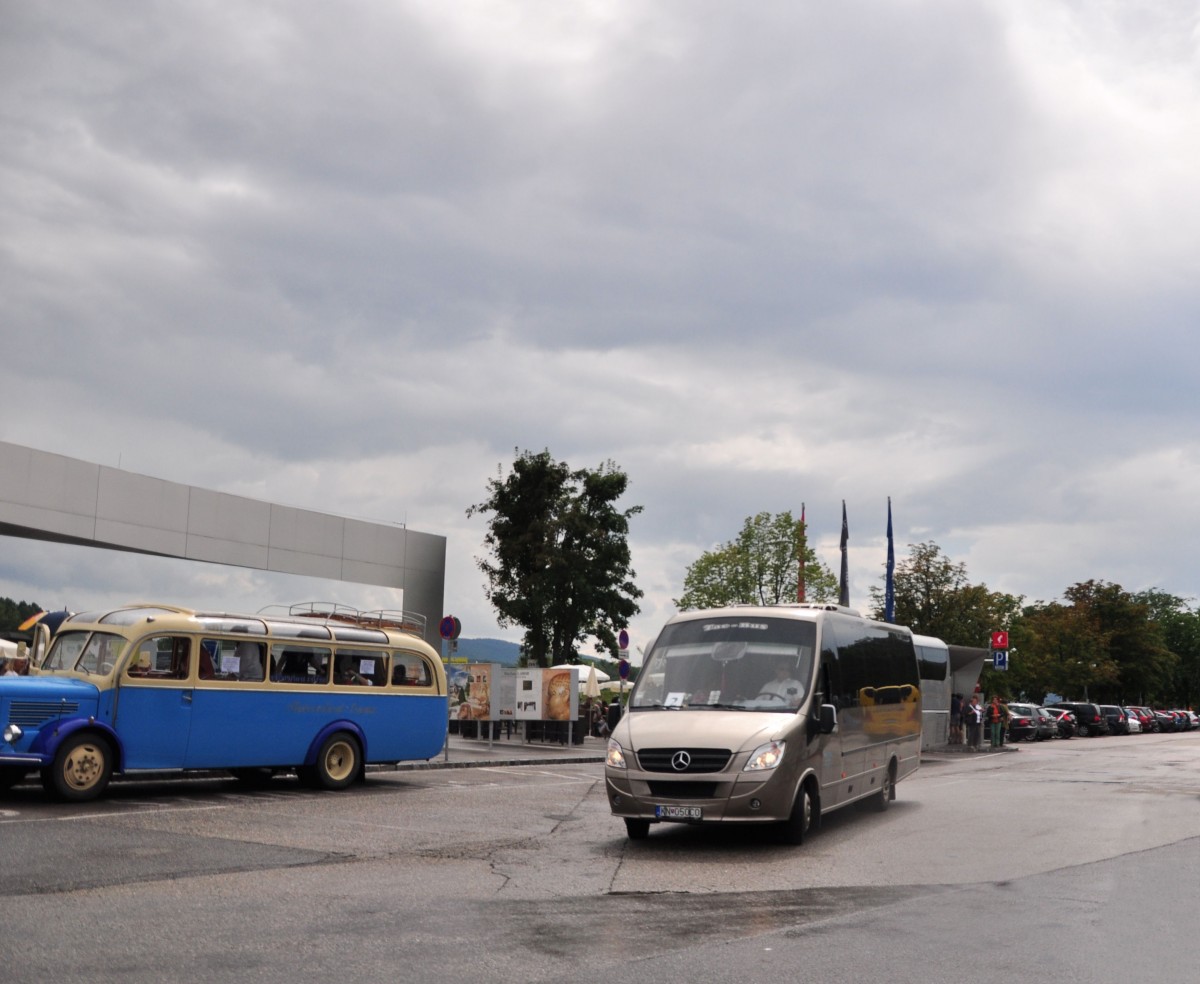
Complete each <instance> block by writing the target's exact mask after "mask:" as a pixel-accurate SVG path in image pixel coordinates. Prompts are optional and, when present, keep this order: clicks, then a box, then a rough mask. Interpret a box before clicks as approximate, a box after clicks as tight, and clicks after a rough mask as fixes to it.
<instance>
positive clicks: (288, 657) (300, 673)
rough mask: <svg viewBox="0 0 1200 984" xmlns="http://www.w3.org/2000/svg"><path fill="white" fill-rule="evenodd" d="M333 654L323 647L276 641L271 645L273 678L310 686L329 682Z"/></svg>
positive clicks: (280, 681)
mask: <svg viewBox="0 0 1200 984" xmlns="http://www.w3.org/2000/svg"><path fill="white" fill-rule="evenodd" d="M331 655H332V654H331V651H330V650H329V649H326V648H323V647H322V648H317V647H314V646H304V647H301V646H296V645H293V644H291V643H276V644H275V645H273V646H272V647H271V679H272V680H275V681H276V682H278V683H300V684H307V685H308V686H320V685H323V684H327V683H329V661H330V656H331Z"/></svg>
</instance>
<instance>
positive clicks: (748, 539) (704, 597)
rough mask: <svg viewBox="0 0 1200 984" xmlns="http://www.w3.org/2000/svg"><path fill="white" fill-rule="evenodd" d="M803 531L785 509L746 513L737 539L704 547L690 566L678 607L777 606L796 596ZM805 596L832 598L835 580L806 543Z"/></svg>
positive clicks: (816, 598) (799, 524)
mask: <svg viewBox="0 0 1200 984" xmlns="http://www.w3.org/2000/svg"><path fill="white" fill-rule="evenodd" d="M804 532H805V531H804V530H803V529H802V524H801V522H800V520H797V519H793V518H792V514H791V513H790V512H788V511H786V510H785V511H784V512H781V513H779V514H778V515H774V516H773V515H771V513H768V512H760V513H759V514H758V515H756V516H750V517H747V519H746V522H745V523H744V524H743V526H742V531H741V533H739V534H738V537H737V539H736V540H731V541H730V542H729V543H726V544H724V545H723V546H720V547H718V548H717V549H715V550H709V551H706V552H705V553H703V554H701V555H700V557H699V558H698V559H697V560H696V561H695V562H694V563H692V564H691V565H689V567H688V569H687V571H686V573H685V574H684V576H683V596H682V597H681V598H677V599H673V601H674V604H675V607H677V608H680V609H685V610H686V609H694V608H716V607H718V606H721V605H778V604H780V603H782V602H789V601H795V600H796V593H797V587H798V584H799V579H800V543H801V540H802V539H803V534H804ZM804 582H805V597H806V598H807V599H808V600H810V601H831V600H832V601H836V600H837V579H836V578H835V577H834V575H833V572H832V571H830V570H829V568H827V567H826V566H825V565H824V564H822V563H821V562H820V561H819V560H818V559H817V555H816V554H815V553H814V552H813V551H812V549H811V548H809V547H808V546H807V545H806V546H805V547H804Z"/></svg>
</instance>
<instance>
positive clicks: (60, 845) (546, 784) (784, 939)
mask: <svg viewBox="0 0 1200 984" xmlns="http://www.w3.org/2000/svg"><path fill="white" fill-rule="evenodd" d="M483 744H484V745H486V743H483ZM497 744H498V743H497ZM518 745H519V743H518ZM518 750H519V749H518V748H517V747H516V746H510V747H500V748H498V749H493V751H491V752H485V751H483V750H482V749H480V748H476V749H475V750H474V754H475V755H476V756H480V757H481V756H483V755H486V754H490V755H492V756H493V757H492V758H491V759H490V760H483V762H482V763H480V762H476V763H473V764H471V765H470V766H469V767H468V763H467V762H466V761H464V758H465V756H466V755H467V754H468V752H469V751H470V750H467V749H464V750H461V752H460V754H459V757H458V759H457V761H458V762H460V764H459V765H455V766H452V767H449V768H446V767H437V768H423V769H413V770H403V771H397V772H376V773H372V775H371V776H370V778H369V781H368V782H367V783H366V784H365V785H363V786H359V787H355V788H353V789H352V790H350V791H348V792H345V793H340V794H322V793H315V792H311V791H308V790H304V789H302V788H301V787H300V786H299V785H298V784H297V783H295V782H293V781H291V780H286V779H281V780H277V781H276V782H275V783H274V784H272V786H270V787H269V788H268V789H266V790H263V791H259V792H253V791H251V792H247V791H245V790H244V789H242V788H241V787H239V786H238V785H237V784H236V783H233V782H232V781H230V780H225V779H203V780H182V781H181V780H174V781H169V782H154V783H119V784H115V785H114V787H113V789H112V791H111V793H110V795H109V796H108V797H106V798H105V799H104V800H101V801H99V802H96V803H92V804H85V805H81V806H66V805H63V804H57V803H50V802H48V801H47V800H46V799H45V798H44V797H43V796H42V794H41V792H40V790H39V789H38V788H37V787H36V786H25V787H21V788H19V789H18V790H17V791H16V792H15V794H14V795H13V796H11V797H10V798H9V799H7V800H6V801H5V802H4V804H3V808H4V815H3V817H0V839H2V842H3V843H4V845H5V855H6V863H5V865H4V866H3V868H2V869H0V898H2V899H3V901H4V903H5V911H6V913H7V915H6V918H5V921H4V936H3V940H4V947H5V950H6V956H7V957H9V960H8V961H7V966H8V967H9V968H10V969H12V968H16V972H15V974H10V979H12V980H19V981H25V980H27V981H45V980H49V979H54V980H58V981H75V980H79V981H83V980H89V981H97V980H118V979H120V980H122V981H124V982H126V984H136V982H141V981H146V982H149V981H156V982H157V981H161V980H162V979H164V976H163V975H164V974H167V976H169V977H172V978H173V979H179V980H247V979H250V980H270V981H274V980H279V981H283V980H301V981H306V980H329V979H331V978H333V977H336V978H337V979H338V980H344V981H369V980H379V979H383V978H385V977H386V978H387V979H392V980H414V981H418V980H419V981H442V980H445V981H450V980H456V981H461V980H462V979H464V978H467V977H478V976H483V977H494V978H497V979H505V980H510V979H520V980H568V981H573V980H585V979H586V980H592V979H593V978H594V977H595V975H596V974H597V973H599V974H600V975H601V976H603V978H604V979H605V980H606V981H622V980H644V979H646V977H647V976H662V975H664V974H676V975H687V976H688V979H691V980H718V979H722V980H723V979H730V978H726V977H716V976H706V975H708V974H709V973H710V971H714V969H715V968H717V967H718V966H721V965H722V962H723V961H724V960H726V959H728V958H730V957H731V955H732V954H734V953H740V954H741V956H742V957H743V958H744V960H745V964H744V971H745V973H744V974H743V977H742V979H746V980H754V979H755V977H754V974H756V973H760V972H761V973H762V974H763V975H764V976H762V977H761V978H760V979H763V980H766V979H769V978H772V975H774V974H777V973H778V972H779V961H780V960H781V959H783V956H784V955H785V954H786V955H787V960H788V963H787V966H788V967H790V968H792V969H793V970H794V969H795V968H797V967H801V966H803V967H811V968H814V969H819V968H820V967H821V966H823V964H824V963H825V962H826V961H827V960H829V959H830V951H829V950H828V947H827V942H828V940H829V939H841V938H842V937H843V936H845V937H846V938H853V937H854V935H855V934H859V935H861V934H862V933H863V932H867V933H868V935H869V936H871V934H875V933H877V932H878V933H882V934H884V935H883V936H881V937H880V939H881V940H882V939H887V941H888V943H887V946H888V949H889V952H892V953H897V954H901V955H903V954H904V953H907V952H909V951H910V950H911V952H912V953H913V954H914V958H915V954H917V953H919V952H924V953H925V954H926V957H925V958H924V959H930V957H929V955H930V954H933V958H932V959H933V964H932V965H931V966H933V967H935V968H936V965H937V963H938V960H939V959H940V958H941V955H942V954H943V953H944V951H945V950H946V948H947V947H953V946H956V945H958V944H954V943H953V942H952V939H951V934H952V933H959V934H964V935H962V937H961V938H962V939H972V938H973V939H979V938H980V935H981V934H982V935H983V937H984V938H986V937H987V936H988V935H989V934H995V933H997V932H999V931H1000V930H1001V929H1002V928H1003V927H1007V928H1008V929H1009V930H1011V931H1012V932H1014V933H1015V932H1017V931H1018V929H1019V930H1020V931H1021V932H1022V933H1023V934H1024V936H1023V937H1022V940H1023V942H1022V947H1023V948H1024V949H1023V951H1022V952H1023V953H1026V952H1033V951H1036V950H1037V949H1038V947H1045V948H1046V950H1047V952H1050V951H1051V950H1052V951H1053V952H1054V953H1055V954H1057V956H1058V958H1059V959H1068V960H1075V959H1081V958H1079V957H1077V956H1070V955H1064V953H1063V948H1062V938H1063V937H1062V934H1063V933H1066V932H1078V933H1086V934H1087V936H1088V938H1089V939H1091V938H1093V937H1095V936H1096V927H1097V926H1098V925H1101V924H1103V923H1105V921H1106V920H1107V918H1108V917H1109V916H1110V915H1111V916H1113V917H1116V916H1120V917H1121V918H1123V919H1125V920H1126V922H1127V923H1129V924H1130V925H1131V926H1132V925H1137V926H1140V928H1141V933H1140V936H1139V937H1138V939H1140V940H1142V941H1143V943H1142V944H1139V945H1144V943H1145V942H1146V941H1149V940H1152V939H1154V938H1156V936H1158V935H1162V936H1163V941H1162V945H1163V946H1168V949H1167V950H1166V951H1161V947H1160V951H1159V952H1157V953H1156V958H1155V959H1156V960H1157V961H1158V962H1159V965H1162V964H1163V961H1164V960H1165V961H1166V966H1167V967H1168V968H1169V967H1170V966H1171V965H1172V962H1173V961H1175V960H1177V959H1178V960H1183V959H1185V958H1186V959H1190V960H1193V962H1194V961H1195V960H1197V959H1200V952H1197V951H1196V946H1197V944H1194V943H1193V942H1192V941H1191V938H1190V936H1191V934H1190V933H1186V932H1174V930H1172V933H1171V934H1170V938H1171V939H1172V940H1174V942H1171V943H1169V945H1168V943H1167V942H1166V938H1167V930H1168V929H1172V927H1177V928H1179V929H1183V928H1184V923H1185V922H1186V921H1187V920H1189V919H1190V918H1191V912H1192V909H1193V908H1194V906H1193V903H1192V901H1191V900H1192V899H1193V898H1194V888H1193V885H1192V881H1193V876H1192V875H1191V874H1190V872H1191V870H1192V868H1191V866H1192V865H1193V864H1194V862H1195V861H1196V860H1197V859H1198V856H1197V855H1198V851H1197V845H1198V844H1200V840H1198V838H1200V810H1197V802H1198V801H1200V734H1198V733H1183V734H1166V735H1144V736H1130V737H1128V738H1123V737H1122V738H1103V739H1088V740H1074V741H1065V742H1042V743H1039V744H1025V745H1021V746H1020V747H1019V748H1016V749H1015V750H1013V751H1010V752H1008V753H1005V754H1001V755H978V756H967V755H949V754H947V755H931V756H927V757H926V759H925V761H924V763H923V767H922V769H921V770H920V771H919V772H918V773H917V775H916V776H915V777H913V778H912V779H910V780H907V781H906V782H904V783H902V784H901V785H900V787H899V796H898V799H897V801H896V802H895V803H894V804H893V809H892V810H890V811H889V812H888V813H886V814H882V815H878V814H873V813H869V812H865V811H861V810H858V809H850V810H847V811H844V812H842V813H837V814H833V815H831V816H830V817H829V818H827V820H826V822H825V823H824V825H823V828H822V829H821V831H820V832H819V833H818V834H817V836H816V837H814V838H813V839H812V840H811V841H810V842H808V843H806V844H805V845H804V846H802V847H797V848H791V847H782V846H780V845H778V844H776V843H773V842H772V841H771V840H770V839H769V838H765V837H764V836H763V833H762V831H761V830H759V829H757V828H739V829H727V830H726V829H717V830H714V829H710V828H696V827H687V826H675V825H671V826H664V827H662V828H658V829H655V830H654V831H653V832H652V833H651V835H650V837H649V838H648V839H647V840H645V841H642V842H638V843H632V842H630V841H628V840H626V838H625V836H624V828H623V825H622V824H621V823H620V821H617V820H614V819H613V818H612V817H611V816H609V814H608V809H607V805H606V802H605V798H604V795H603V782H602V765H601V764H600V762H599V761H596V760H594V759H593V760H591V761H587V760H583V761H580V760H578V759H580V758H584V759H586V758H587V757H588V756H590V755H591V754H592V752H591V750H590V747H589V748H585V752H584V754H583V755H582V756H581V755H579V754H577V753H575V752H573V751H572V752H570V753H569V755H564V754H563V753H562V752H557V753H556V752H554V751H551V750H545V754H544V755H542V756H540V757H539V760H538V761H536V762H535V763H532V764H512V763H513V762H514V756H515V754H516V751H518ZM526 754H528V753H526ZM555 754H558V755H559V756H560V758H559V759H558V760H555V759H554V758H553V757H552V756H554V755H555ZM501 756H503V757H501ZM568 757H569V758H570V759H571V760H570V761H568V760H567V758H568ZM450 760H451V762H455V761H456V758H455V750H454V749H451V755H450ZM435 764H436V763H435ZM868 914H869V915H870V919H869V921H868V922H867V923H864V920H866V919H867V917H868ZM817 926H821V927H822V929H821V933H822V934H831V935H830V936H828V937H826V936H821V937H814V936H812V935H811V932H812V930H813V929H815V927H817ZM864 926H865V927H866V928H864ZM1052 927H1055V928H1056V929H1055V933H1057V935H1055V933H1052V932H1051V928H1052ZM871 938H873V936H872V937H871ZM954 938H959V937H954ZM1117 938H1124V937H1123V936H1120V937H1118V936H1113V935H1112V934H1108V936H1106V937H1104V938H1097V939H1096V942H1095V945H1094V947H1093V949H1092V950H1091V951H1090V952H1091V953H1093V954H1095V953H1102V952H1103V949H1104V948H1105V947H1108V946H1110V945H1111V944H1112V942H1113V940H1115V939H1117ZM821 940H825V941H826V942H820V941H821ZM934 947H935V948H936V949H930V948H934ZM1096 948H1099V949H1096ZM1171 948H1174V949H1173V950H1172V949H1171ZM855 952H857V951H853V950H851V951H849V953H850V956H849V957H847V959H852V962H853V960H855V959H858V958H857V957H854V956H853V954H854V953H855ZM101 956H102V957H103V959H100V958H101ZM946 959H947V961H948V960H949V955H946ZM838 966H841V967H842V970H846V969H847V968H846V965H844V964H842V965H838ZM870 966H871V965H869V964H866V963H864V964H863V965H862V968H861V970H862V973H866V972H867V971H868V970H869V969H870ZM949 966H950V965H949V963H947V967H949ZM756 968H757V969H756ZM828 969H829V970H830V972H832V971H833V970H834V969H835V967H834V966H833V965H830V967H829V968H828ZM168 971H170V972H172V973H168ZM175 974H177V976H174V975H175ZM831 979H837V978H831ZM895 979H904V978H902V977H896V978H895ZM922 979H938V978H937V977H936V976H935V977H933V978H929V977H926V978H922ZM946 979H949V978H946ZM977 979H980V980H991V979H996V980H1001V979H1003V978H1002V977H995V978H992V977H990V976H981V977H978V978H977ZM1161 979H1165V980H1172V979H1175V978H1172V977H1171V976H1170V975H1169V974H1168V975H1167V976H1164V977H1162V978H1161ZM1178 979H1181V980H1182V979H1183V978H1178Z"/></svg>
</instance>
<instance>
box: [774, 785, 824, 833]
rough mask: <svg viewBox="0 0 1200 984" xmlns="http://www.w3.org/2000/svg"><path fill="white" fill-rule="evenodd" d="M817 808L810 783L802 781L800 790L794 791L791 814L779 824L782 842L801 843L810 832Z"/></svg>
mask: <svg viewBox="0 0 1200 984" xmlns="http://www.w3.org/2000/svg"><path fill="white" fill-rule="evenodd" d="M819 809H820V807H819V806H818V805H817V800H816V797H814V796H813V790H812V783H811V782H808V781H806V782H804V783H802V784H801V786H800V791H799V792H798V793H796V801H795V803H793V804H792V814H791V816H789V817H788V818H787V819H786V820H785V821H783V823H782V824H780V833H781V835H782V838H783V841H784V843H785V844H803V843H804V839H805V838H806V837H808V835H809V834H811V833H812V829H813V824H814V823H815V822H816V819H817V812H818V810H819Z"/></svg>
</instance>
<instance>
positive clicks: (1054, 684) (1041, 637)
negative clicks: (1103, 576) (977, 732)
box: [992, 602, 1119, 701]
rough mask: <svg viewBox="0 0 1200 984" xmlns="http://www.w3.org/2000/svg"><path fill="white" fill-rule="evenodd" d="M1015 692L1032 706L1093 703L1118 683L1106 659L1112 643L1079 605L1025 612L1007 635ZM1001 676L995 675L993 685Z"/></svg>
mask: <svg viewBox="0 0 1200 984" xmlns="http://www.w3.org/2000/svg"><path fill="white" fill-rule="evenodd" d="M1009 644H1010V646H1011V648H1010V653H1011V659H1010V662H1009V665H1010V667H1011V669H1010V671H1009V672H1010V674H1012V681H1011V684H1010V685H1012V686H1014V687H1015V692H1018V693H1024V694H1025V695H1026V696H1028V697H1029V698H1030V699H1031V700H1038V701H1041V700H1042V699H1043V698H1044V697H1045V695H1046V694H1048V693H1057V694H1062V695H1063V696H1065V697H1067V698H1068V699H1075V700H1079V699H1081V700H1094V699H1097V698H1096V694H1097V693H1098V692H1099V691H1100V690H1101V689H1103V688H1105V687H1109V686H1112V685H1114V684H1115V683H1116V681H1117V680H1118V679H1119V670H1118V668H1117V666H1116V664H1115V663H1114V662H1113V661H1112V660H1111V659H1110V658H1109V655H1108V639H1107V636H1106V635H1105V634H1104V632H1103V631H1102V630H1101V629H1100V626H1099V625H1098V624H1097V623H1096V622H1095V621H1094V620H1093V619H1092V618H1091V615H1090V613H1089V612H1088V611H1087V610H1086V609H1085V608H1083V607H1081V606H1079V605H1064V604H1062V603H1060V602H1050V603H1049V604H1046V603H1043V602H1039V603H1037V604H1036V605H1031V606H1029V607H1028V608H1026V609H1025V611H1024V612H1023V613H1022V614H1021V617H1020V618H1018V619H1016V620H1015V622H1014V624H1013V626H1012V628H1011V629H1010V630H1009ZM1001 675H1002V674H993V675H992V679H993V680H994V679H995V677H996V676H1001Z"/></svg>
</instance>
